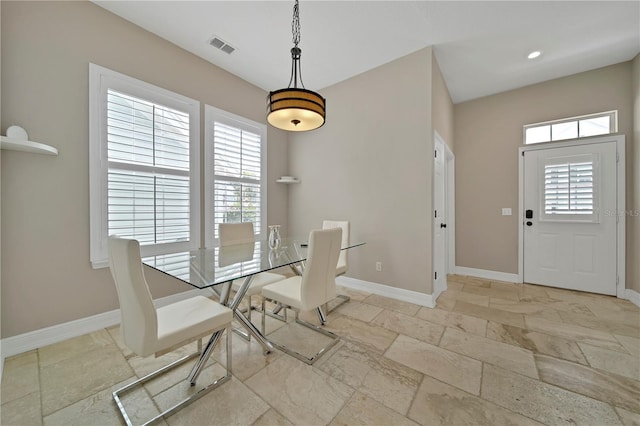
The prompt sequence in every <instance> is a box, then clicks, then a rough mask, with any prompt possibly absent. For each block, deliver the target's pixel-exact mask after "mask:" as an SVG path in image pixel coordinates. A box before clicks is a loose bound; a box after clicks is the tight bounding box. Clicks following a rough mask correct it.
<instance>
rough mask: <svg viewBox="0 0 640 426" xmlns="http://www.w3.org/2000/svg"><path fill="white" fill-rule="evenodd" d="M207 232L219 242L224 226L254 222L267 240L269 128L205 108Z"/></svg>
mask: <svg viewBox="0 0 640 426" xmlns="http://www.w3.org/2000/svg"><path fill="white" fill-rule="evenodd" d="M205 122H206V125H205V139H206V145H205V157H206V160H205V170H206V173H207V177H206V185H207V186H206V189H205V215H206V216H205V217H206V220H205V232H206V234H207V245H208V246H213V245H215V244H216V243H217V241H218V225H219V224H221V223H238V222H252V223H253V229H254V232H255V234H256V238H258V239H259V238H262V237H263V236H264V229H265V216H266V183H265V174H266V167H265V166H264V165H265V163H266V162H265V157H266V156H265V150H264V147H265V146H266V126H265V125H264V124H261V123H257V122H254V121H251V120H248V119H246V118H243V117H239V116H237V115H234V114H231V113H227V112H225V111H222V110H220V109H217V108H214V107H212V106H209V105H206V106H205Z"/></svg>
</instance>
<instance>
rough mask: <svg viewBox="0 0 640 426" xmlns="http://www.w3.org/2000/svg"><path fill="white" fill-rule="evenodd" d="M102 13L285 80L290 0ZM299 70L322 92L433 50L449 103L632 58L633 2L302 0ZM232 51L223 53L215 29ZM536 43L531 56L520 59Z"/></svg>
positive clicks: (268, 86) (639, 38)
mask: <svg viewBox="0 0 640 426" xmlns="http://www.w3.org/2000/svg"><path fill="white" fill-rule="evenodd" d="M94 3H96V4H98V5H99V6H101V7H103V8H105V9H107V10H110V11H111V12H113V13H115V14H116V15H119V16H121V17H123V18H124V19H127V20H128V21H131V22H133V23H134V24H136V25H139V26H140V27H142V28H145V29H146V30H148V31H150V32H152V33H154V34H157V35H158V36H160V37H162V38H164V39H166V40H169V41H171V42H172V43H174V44H176V45H178V46H180V47H182V48H183V49H186V50H188V51H190V52H192V53H194V54H195V55H198V56H200V57H202V58H204V59H206V60H207V61H209V62H211V63H213V64H215V65H217V66H219V67H221V68H223V69H225V70H227V71H229V72H231V73H233V74H235V75H237V76H239V77H241V78H243V79H244V80H246V81H248V82H250V83H252V84H254V85H256V86H258V87H261V88H262V89H264V90H266V91H269V90H277V89H281V88H283V87H286V86H287V84H288V83H289V76H290V69H291V54H290V49H291V47H292V46H293V43H292V40H291V39H292V35H291V19H292V9H293V0H291V1H239V0H236V1H154V0H150V1H106V0H94ZM300 24H301V42H300V47H301V48H302V70H303V80H304V84H305V86H306V87H307V88H308V89H311V90H319V91H321V90H322V89H323V88H325V87H328V86H331V85H333V84H335V83H338V82H340V81H343V80H345V79H348V78H350V77H352V76H354V75H357V74H360V73H362V72H365V71H367V70H370V69H372V68H375V67H378V66H380V65H382V64H384V63H387V62H390V61H393V60H395V59H397V58H399V57H402V56H404V55H407V54H409V53H411V52H414V51H417V50H419V49H421V48H423V47H426V46H434V50H435V54H436V58H437V60H438V63H439V65H440V68H441V69H442V72H443V75H444V78H445V80H446V83H447V86H448V88H449V91H450V93H451V97H452V98H453V101H454V102H455V103H458V102H463V101H466V100H470V99H475V98H478V97H482V96H486V95H490V94H494V93H499V92H502V91H505V90H510V89H514V88H517V87H523V86H526V85H530V84H533V83H537V82H541V81H545V80H550V79H554V78H558V77H562V76H566V75H570V74H575V73H578V72H582V71H587V70H591V69H595V68H599V67H603V66H606V65H611V64H615V63H618V62H623V61H626V60H630V59H632V58H633V57H635V55H636V54H638V53H639V52H640V1H638V0H636V1H626V2H624V1H585V2H581V1H546V2H543V1H323V0H301V2H300ZM214 35H215V36H218V37H219V38H221V39H222V40H224V41H226V42H227V43H229V44H230V45H231V46H233V47H235V49H236V50H235V52H233V53H232V54H231V55H228V54H226V53H224V52H222V51H220V50H217V49H215V48H213V47H212V46H210V45H209V43H208V42H209V40H210V39H211V38H212V37H213V36H214ZM532 50H542V51H543V54H542V56H541V57H540V58H538V59H536V60H528V59H526V55H527V54H528V53H529V52H530V51H532Z"/></svg>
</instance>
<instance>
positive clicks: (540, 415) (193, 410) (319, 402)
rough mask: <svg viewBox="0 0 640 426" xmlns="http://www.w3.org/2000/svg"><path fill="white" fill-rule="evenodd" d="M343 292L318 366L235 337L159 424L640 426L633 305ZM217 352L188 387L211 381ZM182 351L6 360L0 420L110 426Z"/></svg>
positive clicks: (62, 346)
mask: <svg viewBox="0 0 640 426" xmlns="http://www.w3.org/2000/svg"><path fill="white" fill-rule="evenodd" d="M340 292H342V293H345V294H348V295H349V296H351V301H350V302H349V303H346V304H344V305H342V306H340V307H339V308H337V309H336V310H335V311H333V312H332V313H331V314H329V316H328V319H329V321H328V324H327V325H326V328H327V329H329V330H331V331H333V332H335V333H337V334H339V335H340V336H341V342H340V343H339V344H338V345H337V346H335V347H334V348H333V349H332V350H331V351H330V352H328V353H327V354H325V355H324V356H323V357H322V358H321V359H320V360H319V361H318V362H316V364H315V365H313V366H308V365H306V364H304V363H302V362H300V361H298V360H296V359H294V358H292V357H290V356H288V355H286V354H283V353H281V352H279V351H277V350H276V351H275V352H274V353H271V354H269V355H266V356H265V355H263V353H262V349H261V347H260V346H259V345H258V344H257V343H256V342H255V341H252V342H251V343H249V342H246V341H244V340H242V339H241V338H239V336H237V335H235V334H234V335H233V376H234V377H233V379H232V380H231V381H230V382H227V383H226V384H224V385H222V386H221V387H220V388H218V389H216V390H214V391H212V392H211V393H209V394H207V395H205V396H204V397H203V398H201V399H199V400H198V401H196V402H195V403H193V404H191V405H190V406H188V407H186V408H184V409H182V410H181V411H179V412H178V413H176V414H174V415H173V416H171V417H169V418H167V419H166V420H165V421H163V422H161V424H168V425H182V424H184V425H213V424H220V425H292V424H295V425H305V426H306V425H326V424H331V425H385V426H386V425H415V424H421V425H441V424H442V425H535V424H547V425H557V424H577V425H580V424H586V425H598V426H600V425H620V424H622V425H640V309H639V308H638V307H636V306H634V305H633V304H631V303H629V302H627V301H624V300H620V299H616V298H613V297H607V296H599V295H593V294H587V293H579V292H574V291H566V290H560V289H555V288H549V287H542V286H531V285H526V284H525V285H521V284H512V283H504V282H497V281H488V280H482V279H477V278H471V277H463V276H450V277H449V280H448V290H447V291H446V292H444V293H443V294H442V295H441V296H440V297H439V299H438V302H437V307H436V308H435V309H429V308H425V307H420V306H418V305H413V304H411V303H405V302H399V301H397V300H392V299H388V298H385V297H381V296H377V295H371V294H366V293H362V292H356V291H352V290H348V289H342V288H341V289H340ZM291 316H292V315H291ZM308 318H309V319H314V317H313V316H309V317H308ZM253 321H254V322H257V321H260V315H256V314H254V315H253ZM266 325H267V331H268V332H270V331H273V330H275V329H277V328H278V327H282V326H284V325H283V324H282V323H280V322H279V321H277V320H274V319H271V318H268V322H267V324H266ZM292 326H293V327H297V326H296V325H295V324H288V325H286V327H292ZM299 332H300V331H299V330H298V331H296V332H295V333H287V332H285V333H280V334H283V335H285V336H286V335H287V334H289V335H290V336H298V337H299V336H301V335H300V334H299ZM310 333H311V332H310ZM317 341H318V339H317V335H311V336H309V337H308V338H306V339H305V338H302V339H301V340H298V341H297V343H299V344H301V345H303V346H304V348H300V349H305V350H312V349H314V348H313V345H314V344H316V343H317ZM194 345H195V344H194ZM220 346H221V348H218V349H217V350H216V352H215V353H214V356H213V357H212V360H211V361H210V363H209V366H208V367H207V368H206V369H205V371H204V373H203V375H202V376H201V378H200V380H199V384H200V383H201V382H203V383H207V382H206V381H207V380H214V379H215V378H216V377H218V376H220V375H222V374H223V370H222V368H223V367H222V365H220V364H219V363H218V361H220V362H223V360H224V352H223V351H224V349H223V348H222V345H220ZM194 347H195V346H193V345H191V347H187V348H183V349H181V350H179V351H175V352H172V353H169V354H166V355H164V356H162V357H159V358H157V359H156V358H153V357H149V358H145V359H142V358H140V357H138V356H136V355H134V354H132V353H131V351H130V350H128V349H127V348H126V347H124V345H123V344H122V342H121V339H120V337H119V328H118V327H114V328H110V329H106V330H100V331H97V332H94V333H90V334H87V335H84V336H80V337H77V338H74V339H70V340H67V341H64V342H61V343H58V344H54V345H51V346H48V347H44V348H40V349H37V350H34V351H30V352H27V353H24V354H20V355H17V356H14V357H12V358H9V359H7V360H6V361H5V367H4V373H3V377H2V395H1V402H2V405H1V419H0V423H1V424H2V425H7V426H11V425H16V426H17V425H41V424H44V425H100V426H103V425H112V424H113V425H118V424H122V421H121V419H120V416H119V414H118V412H117V409H116V407H115V404H114V402H113V400H112V398H111V392H112V390H114V389H116V388H117V387H119V386H122V384H123V383H127V382H128V381H131V380H133V378H134V377H136V376H141V375H144V374H146V373H148V372H150V371H152V370H153V369H155V368H157V367H159V366H161V365H164V364H167V363H168V362H170V361H171V360H173V359H176V358H178V357H179V356H181V354H183V353H186V352H187V351H188V350H193V348H194ZM190 367H191V365H186V366H184V367H183V368H181V369H180V370H178V371H176V372H173V373H171V374H167V375H165V376H163V377H161V378H159V379H157V380H154V381H152V382H150V383H149V384H148V385H147V386H146V387H145V388H144V389H140V390H139V391H136V392H133V393H131V394H130V395H128V396H127V397H126V398H125V406H126V407H127V409H128V410H130V411H131V413H132V416H133V417H134V419H135V420H139V419H145V418H150V417H152V416H153V415H154V413H157V412H159V411H158V407H160V408H162V407H166V406H168V405H170V404H171V403H172V402H175V401H177V398H179V396H180V395H181V394H184V393H185V392H189V387H188V386H186V383H185V382H184V380H183V379H184V377H186V375H187V372H188V370H189V368H190Z"/></svg>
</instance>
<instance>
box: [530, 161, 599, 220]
mask: <svg viewBox="0 0 640 426" xmlns="http://www.w3.org/2000/svg"><path fill="white" fill-rule="evenodd" d="M541 166H542V170H541V172H542V173H541V177H542V179H543V180H544V181H543V183H542V189H543V190H542V191H541V200H540V204H541V208H540V212H541V216H540V220H542V221H577V222H597V221H598V210H599V209H598V207H599V206H598V198H597V197H598V193H597V183H598V179H597V178H598V176H597V173H598V158H597V154H595V153H594V154H585V155H578V156H572V157H556V158H549V159H546V160H545V161H544V162H543V163H542V164H541Z"/></svg>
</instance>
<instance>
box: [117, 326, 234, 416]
mask: <svg viewBox="0 0 640 426" xmlns="http://www.w3.org/2000/svg"><path fill="white" fill-rule="evenodd" d="M224 331H226V334H227V362H226V364H227V365H226V374H225V375H224V376H223V377H221V378H219V379H217V380H216V381H214V382H213V383H211V384H210V385H208V386H207V387H204V388H202V389H200V390H199V391H197V392H195V393H193V394H191V395H190V396H189V397H187V398H185V399H183V400H182V401H180V402H179V403H177V404H175V405H173V406H172V407H170V408H168V409H167V410H165V411H163V412H162V413H160V414H158V415H157V416H155V417H153V418H152V419H151V420H148V421H146V422H145V423H143V426H146V425H151V424H154V423H156V422H158V421H160V420H161V419H163V418H166V417H169V416H170V415H172V414H174V413H176V412H177V411H178V410H180V409H181V408H183V407H185V406H187V405H189V404H191V403H192V402H194V401H196V400H197V399H198V398H201V397H202V396H204V395H206V394H207V393H209V392H211V391H212V390H214V389H215V388H217V387H218V386H220V385H222V384H223V383H226V382H228V381H229V380H230V379H231V326H230V325H229V326H227V327H226V328H225V329H224ZM222 332H223V330H220V331H218V332H217V333H222ZM210 342H211V341H210ZM198 346H199V348H200V347H201V345H200V344H199V345H198ZM198 355H200V356H201V357H202V354H201V353H200V352H194V353H192V354H190V355H186V356H184V357H182V358H180V359H178V360H176V361H174V362H172V363H171V364H169V365H167V366H165V367H163V368H161V369H159V370H156V371H154V372H152V373H150V374H147V375H146V376H144V377H142V378H140V379H138V380H136V381H134V382H132V383H129V384H128V385H126V386H124V387H122V388H120V389H118V390H116V391H114V392H113V393H112V396H113V400H114V401H115V403H116V405H117V407H118V410H119V411H120V414H121V415H122V418H123V419H124V421H125V423H126V424H127V425H128V426H132V425H133V423H132V422H131V419H130V418H129V415H128V414H127V411H126V410H125V408H124V404H123V403H122V399H121V396H122V395H123V394H125V393H127V392H129V391H131V390H132V389H134V388H136V387H138V386H140V385H142V384H144V383H146V382H148V381H149V380H151V379H153V378H155V377H157V376H159V375H161V374H163V373H165V372H167V371H169V370H172V369H174V368H176V367H178V366H180V365H182V364H184V363H185V362H187V361H189V360H191V359H193V358H195V357H197V356H198Z"/></svg>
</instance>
